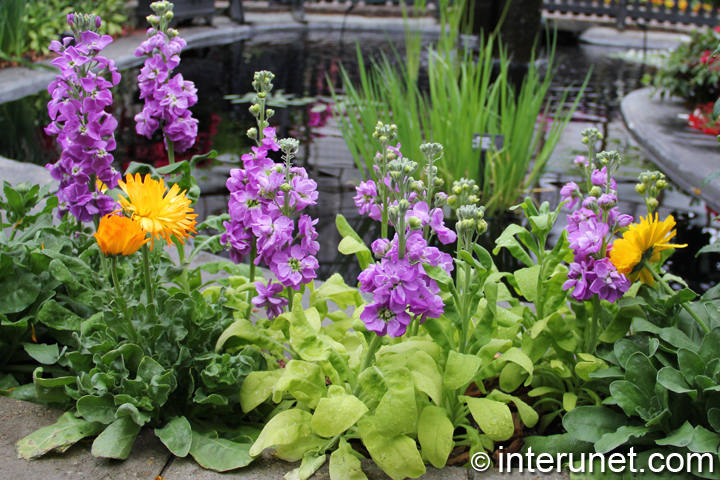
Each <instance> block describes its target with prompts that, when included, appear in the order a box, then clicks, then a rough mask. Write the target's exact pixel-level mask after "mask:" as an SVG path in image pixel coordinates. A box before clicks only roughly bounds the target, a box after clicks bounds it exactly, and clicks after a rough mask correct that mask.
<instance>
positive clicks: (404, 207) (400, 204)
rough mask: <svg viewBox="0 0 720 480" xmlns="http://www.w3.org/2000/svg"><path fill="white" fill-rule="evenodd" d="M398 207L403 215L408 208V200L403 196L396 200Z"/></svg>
mask: <svg viewBox="0 0 720 480" xmlns="http://www.w3.org/2000/svg"><path fill="white" fill-rule="evenodd" d="M398 209H399V210H400V213H401V214H402V215H405V214H406V213H407V211H408V210H410V202H408V201H407V200H405V199H404V198H403V199H402V200H400V201H399V202H398Z"/></svg>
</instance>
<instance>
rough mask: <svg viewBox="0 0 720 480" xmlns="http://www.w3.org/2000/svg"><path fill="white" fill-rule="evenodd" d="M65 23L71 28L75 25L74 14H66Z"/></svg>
mask: <svg viewBox="0 0 720 480" xmlns="http://www.w3.org/2000/svg"><path fill="white" fill-rule="evenodd" d="M67 23H68V25H70V26H71V27H72V26H74V25H75V14H74V13H68V14H67Z"/></svg>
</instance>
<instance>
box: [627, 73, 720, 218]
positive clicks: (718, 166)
mask: <svg viewBox="0 0 720 480" xmlns="http://www.w3.org/2000/svg"><path fill="white" fill-rule="evenodd" d="M621 111H622V116H623V119H624V120H625V123H626V125H627V127H628V130H629V131H630V133H631V134H632V136H633V138H635V140H636V141H637V143H638V145H640V147H641V149H642V150H643V151H644V152H645V154H646V155H647V156H648V158H650V159H651V160H652V161H654V162H655V163H656V164H657V165H658V166H660V167H661V168H662V169H663V172H665V174H666V175H667V176H668V177H670V178H671V179H672V181H673V182H675V183H676V184H677V185H678V186H680V187H681V188H682V189H683V190H685V191H687V192H688V193H690V194H692V195H694V196H696V197H698V198H700V199H701V200H703V201H705V202H706V203H707V204H708V205H709V206H710V207H711V208H712V209H713V210H715V211H717V212H720V181H714V182H711V183H709V184H708V185H706V186H705V187H703V189H702V190H699V189H698V188H699V186H700V183H702V181H703V180H704V179H705V177H707V176H708V175H710V174H711V173H713V172H716V171H718V170H720V150H718V141H717V138H716V137H715V136H714V135H706V134H704V133H700V132H699V131H697V130H693V129H691V128H689V127H688V126H687V117H686V115H687V114H689V113H690V111H689V110H688V108H687V107H686V106H685V104H684V102H683V100H681V99H678V98H670V99H667V98H666V99H665V100H663V99H661V98H660V97H659V96H658V95H652V89H651V88H649V87H648V88H643V89H640V90H636V91H634V92H632V93H631V94H629V95H627V96H626V97H625V98H624V99H623V101H622V104H621Z"/></svg>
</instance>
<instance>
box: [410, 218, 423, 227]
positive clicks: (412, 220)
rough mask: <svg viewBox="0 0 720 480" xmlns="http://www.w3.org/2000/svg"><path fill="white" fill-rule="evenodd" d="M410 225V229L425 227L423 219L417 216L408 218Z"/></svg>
mask: <svg viewBox="0 0 720 480" xmlns="http://www.w3.org/2000/svg"><path fill="white" fill-rule="evenodd" d="M408 226H409V227H410V230H420V229H422V227H423V224H422V221H420V219H419V218H417V217H410V218H408Z"/></svg>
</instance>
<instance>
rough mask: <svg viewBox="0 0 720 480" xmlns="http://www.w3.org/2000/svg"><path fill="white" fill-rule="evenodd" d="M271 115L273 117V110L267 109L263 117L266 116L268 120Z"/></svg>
mask: <svg viewBox="0 0 720 480" xmlns="http://www.w3.org/2000/svg"><path fill="white" fill-rule="evenodd" d="M273 115H275V110H273V109H272V108H268V109H267V110H265V116H266V117H267V118H270V117H272V116H273Z"/></svg>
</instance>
